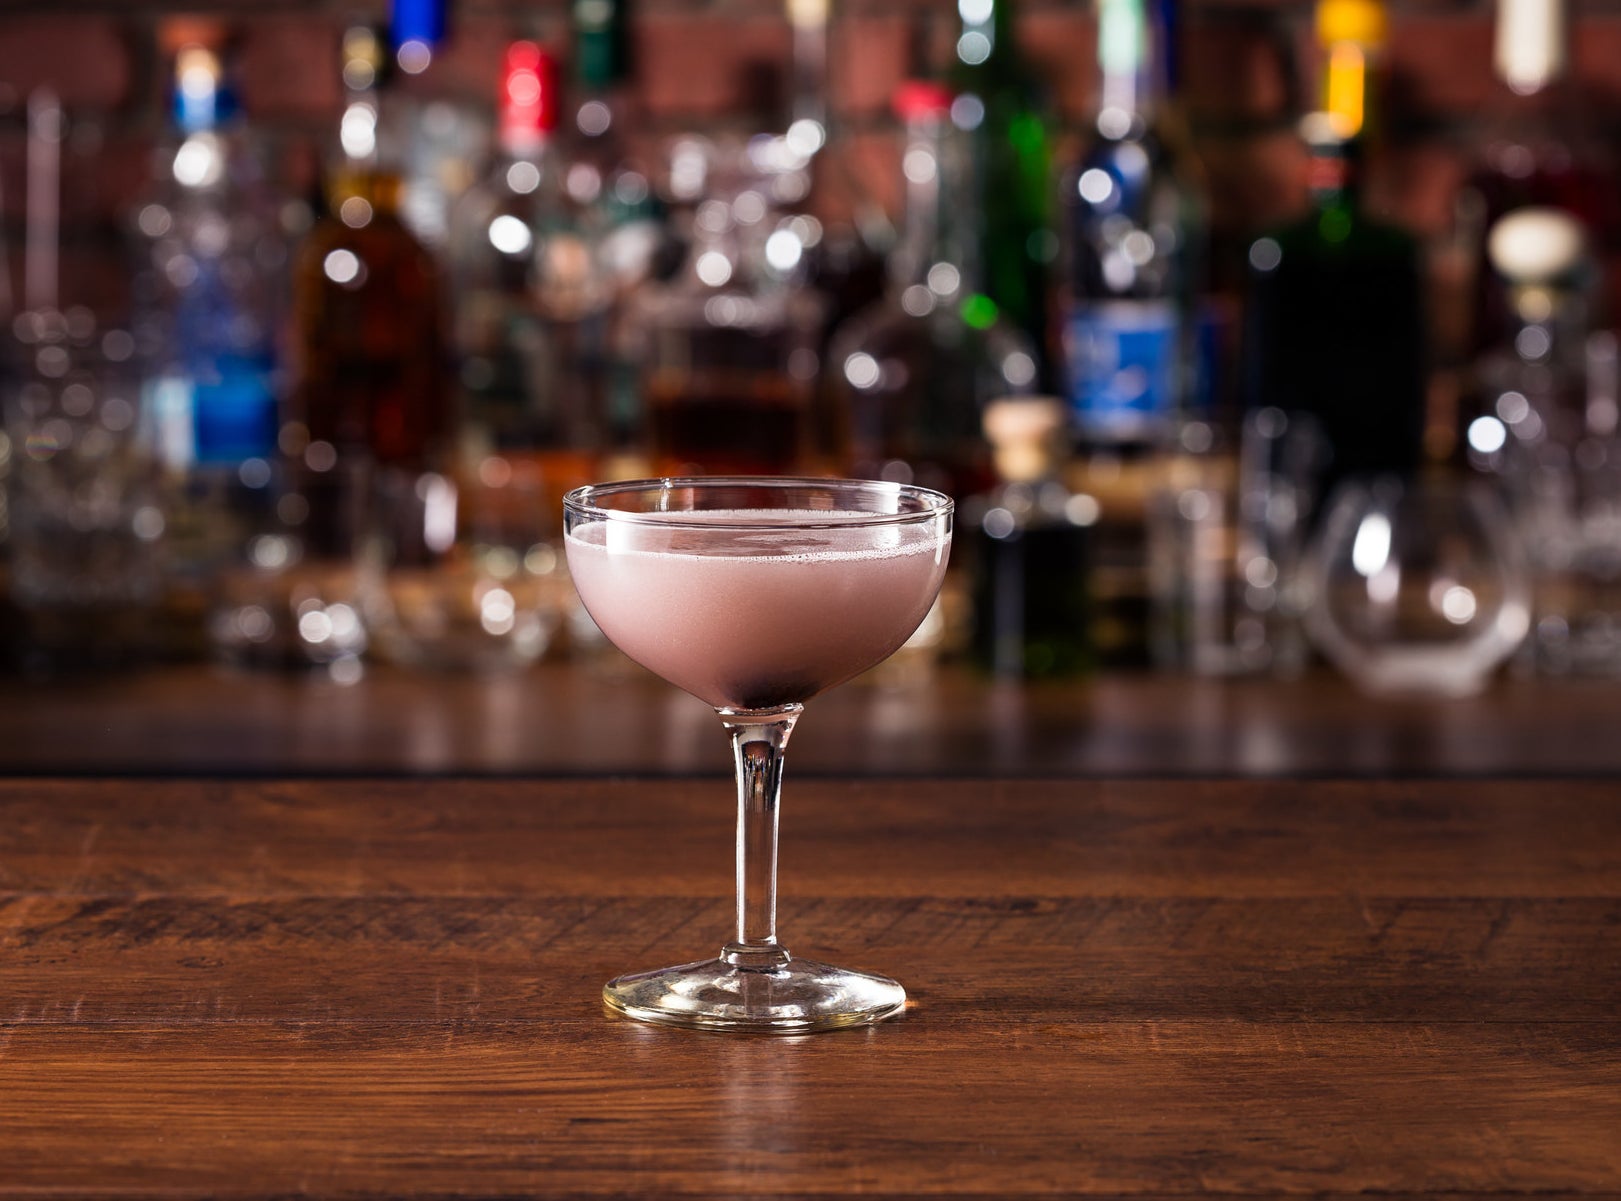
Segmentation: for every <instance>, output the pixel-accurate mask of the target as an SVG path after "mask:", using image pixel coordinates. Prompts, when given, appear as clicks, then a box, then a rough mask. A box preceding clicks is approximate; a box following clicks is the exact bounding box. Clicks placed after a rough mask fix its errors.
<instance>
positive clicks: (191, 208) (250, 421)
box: [132, 38, 290, 652]
mask: <svg viewBox="0 0 1621 1201" xmlns="http://www.w3.org/2000/svg"><path fill="white" fill-rule="evenodd" d="M225 51H226V47H225V43H224V39H223V38H211V39H209V40H207V41H191V40H184V41H182V42H181V43H180V44H179V45H177V46H176V47H175V52H174V57H173V82H172V90H171V105H172V107H171V113H172V118H171V119H172V128H171V135H170V137H169V138H168V139H166V140H165V142H164V143H163V144H162V146H161V148H160V149H159V151H158V153H157V155H156V158H155V162H154V176H155V178H154V180H153V184H152V187H151V189H150V191H149V192H148V194H147V195H146V197H145V198H144V199H143V200H142V201H141V202H140V203H139V204H138V205H137V206H136V208H135V220H134V230H133V235H134V241H135V247H136V263H135V270H134V273H133V291H134V300H135V311H134V314H133V320H132V331H133V333H134V334H135V336H136V340H137V344H138V346H139V348H140V351H141V353H142V357H143V362H144V372H143V373H144V376H145V384H144V391H145V401H144V404H143V410H144V412H145V418H144V419H145V420H147V421H148V422H150V424H151V428H152V435H153V439H154V442H155V444H156V447H157V451H158V455H159V458H160V459H161V462H162V465H163V468H164V477H165V479H164V487H165V500H164V510H165V513H166V519H167V537H166V540H165V543H166V548H167V552H168V568H169V577H170V579H169V583H170V589H169V599H170V604H169V606H168V609H169V616H171V617H173V618H175V619H176V620H175V621H174V622H173V623H172V625H173V629H172V630H171V631H170V633H172V635H173V639H174V641H175V646H174V647H173V648H172V649H174V650H177V651H181V652H184V651H190V650H194V649H195V650H200V649H201V645H200V644H198V645H196V646H194V645H192V643H193V639H194V638H195V637H196V636H197V635H200V633H201V631H202V627H203V622H202V620H201V608H200V606H201V605H203V604H205V603H206V597H207V595H208V594H209V592H210V591H211V589H212V588H213V586H214V581H215V576H216V575H217V573H218V572H219V571H220V570H221V569H222V567H223V566H224V564H225V562H226V561H227V560H228V559H229V557H230V555H231V554H232V552H233V551H234V549H235V547H236V546H237V545H238V544H239V543H240V541H241V539H242V536H243V531H244V528H245V525H246V523H248V522H250V521H251V520H252V519H253V513H254V510H255V509H256V508H257V507H258V506H259V505H260V504H261V503H262V501H263V497H264V495H265V490H264V485H265V484H266V482H267V479H268V474H269V468H268V463H269V460H270V459H271V458H272V456H273V455H274V452H275V444H276V410H277V404H278V391H279V388H280V387H281V382H282V381H281V370H282V362H283V350H284V348H283V345H282V337H283V333H284V328H283V327H284V323H285V320H286V313H287V305H288V297H289V286H288V285H289V270H290V264H289V247H288V241H287V237H286V235H285V232H284V230H283V227H282V216H283V214H282V211H281V205H280V203H279V198H278V196H277V193H276V191H275V188H274V186H273V184H272V182H271V180H270V178H269V174H268V170H267V163H266V156H265V155H264V154H263V152H262V147H261V146H260V145H259V144H258V141H257V139H256V138H255V137H254V135H253V131H252V130H251V128H250V127H249V125H248V124H247V122H246V121H245V119H244V115H243V113H242V111H241V109H240V108H239V106H238V104H237V102H236V98H235V95H234V92H233V90H232V88H231V86H230V81H229V78H228V75H227V71H226V53H225Z"/></svg>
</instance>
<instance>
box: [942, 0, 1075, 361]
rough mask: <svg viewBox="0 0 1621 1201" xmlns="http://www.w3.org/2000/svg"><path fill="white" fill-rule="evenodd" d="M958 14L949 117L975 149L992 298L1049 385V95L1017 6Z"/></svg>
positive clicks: (983, 255) (1053, 242)
mask: <svg viewBox="0 0 1621 1201" xmlns="http://www.w3.org/2000/svg"><path fill="white" fill-rule="evenodd" d="M957 9H958V13H959V15H960V16H961V18H962V27H961V30H960V32H959V34H958V36H957V44H956V62H955V64H954V67H953V70H952V73H951V82H952V83H953V85H954V86H955V88H956V91H957V96H956V98H955V100H954V101H953V102H952V108H951V116H952V120H953V122H955V124H956V125H957V126H958V127H959V128H960V129H963V130H965V131H966V132H967V133H968V135H969V145H970V146H971V148H972V156H973V174H972V177H971V180H970V184H969V187H970V193H969V194H970V195H971V197H972V199H973V202H974V205H975V208H976V210H977V211H978V213H979V220H980V235H979V261H980V263H981V264H982V265H983V268H984V273H985V280H984V283H985V295H987V296H989V297H990V298H991V300H993V301H995V302H996V306H997V308H998V309H999V310H1000V311H1001V314H1002V317H1003V319H1004V320H1006V321H1008V322H1009V323H1010V324H1012V325H1013V326H1014V327H1015V328H1017V329H1019V330H1022V331H1023V332H1024V335H1025V337H1026V338H1028V339H1029V340H1030V342H1031V344H1032V345H1033V346H1035V347H1036V348H1037V352H1038V366H1039V367H1040V372H1039V374H1040V378H1041V381H1042V384H1043V385H1044V386H1045V385H1046V384H1047V383H1048V382H1049V375H1050V373H1049V372H1048V371H1047V369H1046V365H1045V364H1046V355H1045V353H1043V348H1044V344H1045V342H1046V338H1047V332H1048V325H1047V299H1048V297H1047V292H1048V287H1047V275H1048V272H1049V271H1050V270H1051V267H1052V264H1053V263H1054V262H1055V261H1056V259H1057V257H1058V235H1057V233H1056V232H1055V231H1054V230H1053V228H1052V225H1053V222H1052V208H1053V205H1052V180H1051V170H1052V146H1051V130H1050V121H1049V116H1048V105H1047V98H1046V96H1045V94H1044V92H1043V89H1042V86H1041V84H1040V81H1039V80H1038V78H1037V76H1036V74H1035V72H1034V71H1033V70H1032V69H1031V67H1030V65H1029V64H1028V63H1027V62H1025V61H1024V58H1023V56H1022V55H1021V54H1020V53H1019V47H1018V42H1017V39H1016V36H1015V35H1016V32H1017V12H1016V10H1015V6H1014V3H1013V0H963V3H960V4H958V6H957Z"/></svg>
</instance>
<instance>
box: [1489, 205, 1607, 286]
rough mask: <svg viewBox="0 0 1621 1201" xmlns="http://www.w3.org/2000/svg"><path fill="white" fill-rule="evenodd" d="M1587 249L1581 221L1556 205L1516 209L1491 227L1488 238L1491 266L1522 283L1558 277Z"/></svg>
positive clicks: (1579, 259) (1544, 280) (1532, 282)
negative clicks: (1556, 207) (1553, 206)
mask: <svg viewBox="0 0 1621 1201" xmlns="http://www.w3.org/2000/svg"><path fill="white" fill-rule="evenodd" d="M1586 251H1587V235H1586V233H1585V232H1584V231H1583V229H1582V225H1581V222H1579V221H1578V220H1576V218H1575V217H1573V216H1571V215H1570V214H1569V213H1567V212H1564V211H1563V210H1561V209H1555V208H1536V207H1531V208H1522V209H1515V210H1514V211H1513V212H1511V213H1508V214H1506V215H1505V216H1503V217H1502V218H1500V219H1499V220H1498V221H1497V223H1496V224H1495V225H1493V226H1492V228H1491V233H1490V234H1488V235H1487V241H1486V253H1487V256H1488V257H1489V258H1490V259H1491V263H1492V266H1493V267H1494V268H1496V269H1497V272H1498V273H1499V274H1500V275H1502V276H1503V278H1504V279H1507V280H1511V281H1512V282H1514V283H1516V284H1522V285H1524V284H1544V283H1550V282H1552V281H1553V280H1556V279H1558V278H1559V277H1560V276H1562V275H1564V274H1566V273H1567V272H1569V271H1570V270H1571V269H1572V268H1573V267H1575V266H1576V265H1577V264H1578V263H1580V262H1581V260H1582V258H1583V256H1584V255H1585V254H1586Z"/></svg>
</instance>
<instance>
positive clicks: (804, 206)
mask: <svg viewBox="0 0 1621 1201" xmlns="http://www.w3.org/2000/svg"><path fill="white" fill-rule="evenodd" d="M832 3H833V0H787V11H788V23H789V27H790V29H791V31H792V35H793V42H792V56H791V61H790V64H789V66H790V72H789V106H788V126H787V130H786V133H785V135H784V137H783V139H782V144H783V148H784V150H786V151H787V152H788V154H789V155H790V156H791V157H794V158H798V159H801V160H802V161H803V168H802V170H801V176H802V184H801V186H802V187H803V190H804V195H803V196H801V197H799V198H798V199H794V198H792V197H791V196H789V197H785V198H784V199H785V201H786V202H787V203H788V204H789V205H790V206H791V207H793V208H796V209H798V210H799V212H800V213H801V214H802V215H803V217H804V218H805V222H804V224H803V227H802V234H803V240H804V243H805V250H804V255H805V262H806V267H805V279H806V282H807V283H808V284H809V286H811V287H814V288H816V289H817V290H818V291H819V292H821V293H822V294H823V296H825V297H826V299H827V307H826V310H825V312H826V317H825V328H824V331H823V332H824V335H827V336H830V335H831V334H832V332H833V331H834V330H835V329H836V328H837V327H838V325H839V324H840V323H842V322H843V321H844V320H845V319H846V318H848V317H849V316H850V315H851V314H852V313H854V312H856V311H857V310H859V309H862V308H864V307H866V306H867V305H869V304H871V303H872V302H873V301H875V300H877V299H878V297H879V296H881V295H882V294H883V290H884V280H885V275H886V260H887V258H888V255H889V252H890V250H891V249H892V248H893V247H894V243H895V226H894V223H893V222H892V221H891V220H890V217H889V214H888V212H887V211H886V209H885V208H884V205H883V203H882V202H881V201H880V200H879V199H878V198H877V197H876V196H874V195H873V193H872V190H871V189H870V188H869V187H868V186H867V185H866V183H865V182H864V181H863V179H862V177H861V174H860V172H859V171H858V170H857V169H856V167H855V164H854V162H853V160H852V157H851V155H852V147H851V145H850V143H849V140H848V139H847V138H846V137H845V136H844V127H843V123H842V122H841V121H840V120H839V116H838V113H837V111H836V110H835V108H834V105H833V103H832V85H833V71H834V69H835V67H837V66H840V65H842V64H840V63H838V62H837V61H836V60H832V59H830V55H829V45H830V41H831V38H832V33H833V30H834V13H833V11H832Z"/></svg>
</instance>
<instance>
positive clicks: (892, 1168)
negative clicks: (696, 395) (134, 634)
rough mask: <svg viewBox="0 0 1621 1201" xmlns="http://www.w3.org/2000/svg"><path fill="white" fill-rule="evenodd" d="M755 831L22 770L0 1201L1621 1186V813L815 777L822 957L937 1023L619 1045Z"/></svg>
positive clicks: (805, 794)
mask: <svg viewBox="0 0 1621 1201" xmlns="http://www.w3.org/2000/svg"><path fill="white" fill-rule="evenodd" d="M730 803H731V798H730V796H729V791H728V788H727V786H726V785H725V783H724V782H721V781H716V780H583V779H582V780H537V781H522V780H511V781H496V780H459V779H446V780H398V779H393V780H361V779H356V780H310V779H302V780H266V781H245V780H244V781H218V780H175V779H149V780H136V781H128V780H61V779H57V780H52V779H13V780H8V781H0V1197H6V1198H13V1197H16V1198H21V1197H40V1196H53V1197H59V1196H69V1197H81V1196H82V1197H111V1196H120V1197H122V1196H129V1197H154V1198H156V1197H173V1198H180V1197H200V1196H222V1197H232V1198H275V1197H289V1196H344V1197H361V1196H364V1197H451V1196H457V1197H486V1198H496V1197H529V1196H536V1197H551V1196H570V1195H575V1196H591V1197H689V1196H705V1197H708V1196H718V1197H733V1196H738V1197H747V1196H760V1197H827V1198H831V1197H847V1196H855V1195H862V1196H888V1197H920V1196H953V1197H982V1198H991V1197H1014V1196H1035V1195H1050V1196H1062V1195H1071V1196H1082V1195H1091V1196H1097V1195H1116V1196H1125V1195H1132V1196H1142V1195H1170V1196H1195V1195H1198V1196H1205V1195H1216V1194H1233V1195H1297V1194H1313V1195H1321V1196H1336V1197H1337V1196H1351V1195H1356V1194H1365V1193H1369V1192H1372V1193H1379V1194H1384V1195H1392V1196H1427V1197H1435V1196H1459V1197H1462V1196H1505V1195H1510V1194H1513V1195H1543V1194H1548V1195H1551V1194H1555V1193H1560V1194H1566V1195H1570V1194H1578V1195H1584V1196H1586V1195H1591V1196H1598V1195H1603V1194H1611V1195H1614V1194H1616V1193H1618V1192H1621V1133H1618V1132H1621V1001H1618V998H1621V783H1610V782H1605V781H1586V782H1583V781H1571V782H1549V781H1402V782H1373V781H1368V782H1356V781H1337V782H1336V781H1306V782H1289V781H1263V782H1243V781H1216V782H1212V781H1194V780H1187V781H1163V780H1162V781H1152V780H1138V781H1114V782H1102V781H1081V780H1047V781H1037V780H1004V781H946V780H929V781H921V780H859V781H855V780H830V779H806V780H796V779H793V778H792V776H790V780H789V783H788V790H787V794H786V797H785V814H784V828H783V858H782V887H783V902H782V907H781V929H782V931H783V935H784V938H785V940H786V941H787V943H788V945H789V946H790V947H792V948H793V949H795V950H796V951H798V952H800V953H802V954H806V955H813V956H816V957H824V958H830V959H833V960H835V961H837V962H843V963H847V964H849V965H850V966H858V967H861V966H864V967H869V968H873V969H876V970H880V971H886V972H889V973H891V974H893V975H895V976H897V977H898V978H899V979H901V980H902V981H903V982H904V983H905V984H906V985H907V987H908V990H909V992H910V994H911V998H912V1002H911V1005H910V1006H909V1008H908V1011H907V1012H906V1014H905V1015H904V1016H903V1017H901V1018H900V1019H898V1020H896V1021H893V1022H890V1023H887V1024H885V1025H882V1026H879V1027H876V1028H872V1029H869V1030H864V1031H855V1032H839V1033H834V1034H824V1035H817V1036H811V1037H805V1038H798V1039H756V1038H726V1037H721V1036H715V1035H706V1034H697V1033H689V1032H684V1031H675V1030H664V1029H655V1028H649V1027H645V1026H641V1025H638V1024H636V1023H632V1022H628V1021H624V1020H622V1019H615V1018H612V1017H610V1016H608V1015H607V1014H605V1013H604V1012H603V1010H602V1009H601V1007H600V1005H599V1003H598V1000H597V992H598V989H599V988H600V986H601V983H602V981H603V980H604V979H605V978H607V977H608V976H609V975H612V974H614V973H616V972H618V971H623V970H631V969H636V968H644V967H650V966H655V965H658V964H662V963H668V962H677V961H681V960H684V959H689V958H697V957H700V956H703V955H707V954H712V953H713V952H714V951H715V950H716V949H717V946H718V943H719V941H720V939H721V938H722V937H723V936H724V934H725V933H726V929H727V923H728V921H729V916H730V902H729V890H730V879H729V870H730V853H731V846H730V835H731V831H730V812H729V807H730Z"/></svg>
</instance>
